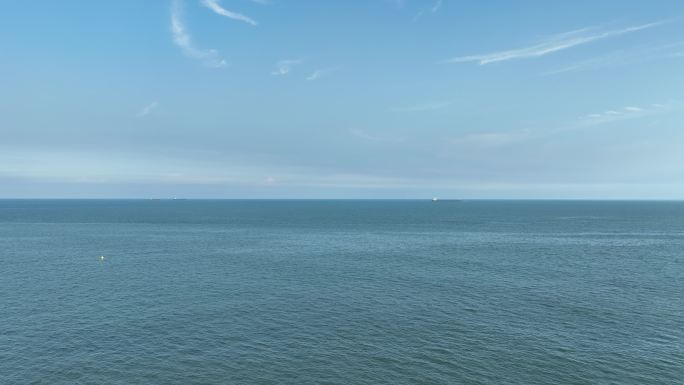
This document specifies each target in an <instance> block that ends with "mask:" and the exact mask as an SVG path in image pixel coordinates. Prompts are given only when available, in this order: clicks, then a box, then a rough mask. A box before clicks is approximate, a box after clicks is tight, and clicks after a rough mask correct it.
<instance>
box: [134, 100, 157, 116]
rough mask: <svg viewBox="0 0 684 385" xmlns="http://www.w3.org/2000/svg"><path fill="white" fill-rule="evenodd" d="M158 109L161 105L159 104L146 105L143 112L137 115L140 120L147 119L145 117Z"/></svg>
mask: <svg viewBox="0 0 684 385" xmlns="http://www.w3.org/2000/svg"><path fill="white" fill-rule="evenodd" d="M157 107H159V103H158V102H152V103H150V104H148V105H146V106H145V107H144V108H143V109H142V110H140V111H139V112H138V113H137V114H136V116H138V117H140V118H142V117H145V116H147V115H149V114H150V113H151V112H152V111H153V110H155V109H156V108H157Z"/></svg>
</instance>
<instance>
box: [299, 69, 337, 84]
mask: <svg viewBox="0 0 684 385" xmlns="http://www.w3.org/2000/svg"><path fill="white" fill-rule="evenodd" d="M338 69H339V67H331V68H324V69H320V70H316V71H314V72H313V73H312V74H311V75H309V76H307V77H306V80H309V81H313V80H318V79H321V78H324V77H326V76H329V75H330V74H332V73H333V72H335V71H337V70H338Z"/></svg>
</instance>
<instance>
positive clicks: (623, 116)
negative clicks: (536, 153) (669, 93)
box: [561, 103, 675, 131]
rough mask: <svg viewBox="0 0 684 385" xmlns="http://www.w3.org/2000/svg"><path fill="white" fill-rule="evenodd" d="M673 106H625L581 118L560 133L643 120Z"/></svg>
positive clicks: (669, 104) (666, 110)
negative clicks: (617, 122) (624, 121)
mask: <svg viewBox="0 0 684 385" xmlns="http://www.w3.org/2000/svg"><path fill="white" fill-rule="evenodd" d="M674 106H675V105H674V104H672V103H668V104H651V105H650V106H642V107H637V106H625V107H622V108H616V109H612V110H606V111H603V112H597V113H592V114H589V115H585V116H581V117H579V118H578V120H577V122H576V123H575V124H572V125H569V126H568V127H564V128H562V129H561V131H567V130H572V129H577V128H581V127H586V126H596V125H601V124H607V123H612V122H616V121H622V120H631V119H638V118H643V117H646V116H650V115H655V114H660V113H664V112H668V111H670V110H671V109H672V108H673V107H674Z"/></svg>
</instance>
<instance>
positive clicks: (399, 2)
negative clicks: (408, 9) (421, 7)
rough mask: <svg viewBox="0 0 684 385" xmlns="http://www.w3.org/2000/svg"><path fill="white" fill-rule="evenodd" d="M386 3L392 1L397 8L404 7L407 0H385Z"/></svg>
mask: <svg viewBox="0 0 684 385" xmlns="http://www.w3.org/2000/svg"><path fill="white" fill-rule="evenodd" d="M385 2H386V3H390V4H392V5H394V6H395V7H397V8H404V6H405V5H406V0H385Z"/></svg>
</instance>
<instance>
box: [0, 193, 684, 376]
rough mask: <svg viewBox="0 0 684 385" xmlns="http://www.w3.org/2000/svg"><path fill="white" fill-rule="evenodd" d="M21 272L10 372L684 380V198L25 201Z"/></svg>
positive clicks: (12, 238)
mask: <svg viewBox="0 0 684 385" xmlns="http://www.w3.org/2000/svg"><path fill="white" fill-rule="evenodd" d="M100 255H105V256H106V257H107V258H106V260H105V261H104V262H101V261H100V260H99V256H100ZM0 274H1V275H0V383H2V384H50V385H56V384H301V385H304V384H501V383H506V384H589V383H592V384H681V383H682V379H684V202H571V201H568V202H563V201H463V202H449V201H442V202H437V203H432V202H429V201H427V200H426V201H194V200H188V201H181V200H177V201H104V200H103V201H97V200H95V201H85V200H84V201H78V200H75V201H47V200H46V201H40V200H32V201H28V200H27V201H22V200H3V201H0Z"/></svg>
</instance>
